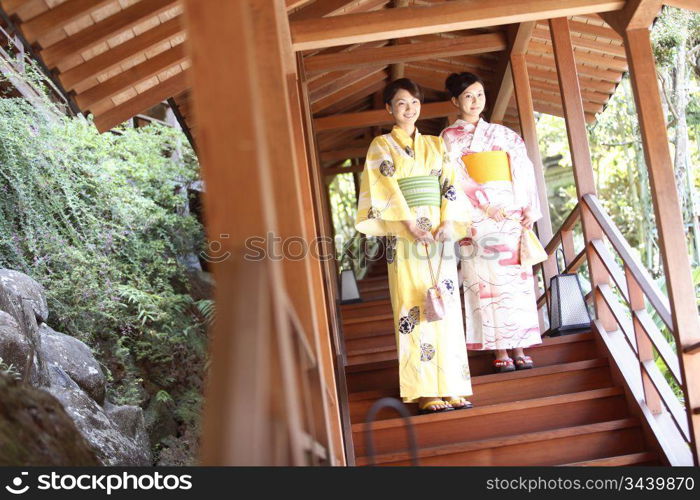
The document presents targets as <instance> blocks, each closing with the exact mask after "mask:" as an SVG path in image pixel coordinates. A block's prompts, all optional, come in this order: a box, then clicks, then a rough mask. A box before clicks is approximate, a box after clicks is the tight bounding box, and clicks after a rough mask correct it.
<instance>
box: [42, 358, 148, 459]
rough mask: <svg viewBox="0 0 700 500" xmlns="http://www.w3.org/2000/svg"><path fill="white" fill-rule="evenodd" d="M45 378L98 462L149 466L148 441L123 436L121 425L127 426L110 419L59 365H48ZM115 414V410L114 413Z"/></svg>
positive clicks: (51, 391)
mask: <svg viewBox="0 0 700 500" xmlns="http://www.w3.org/2000/svg"><path fill="white" fill-rule="evenodd" d="M49 378H50V381H51V387H50V388H48V389H47V390H48V391H49V392H50V393H51V394H53V395H54V396H55V397H56V399H58V400H59V401H60V402H61V404H62V405H63V408H64V409H65V410H66V413H68V415H69V416H70V417H71V418H72V419H73V422H75V425H76V427H77V428H78V430H79V431H80V433H81V434H82V435H83V437H84V438H85V440H86V441H87V442H88V443H89V445H90V447H91V448H92V450H93V451H94V452H95V455H96V456H97V458H98V460H99V461H100V463H102V465H118V466H146V465H151V452H150V448H149V447H148V444H147V443H146V446H144V444H143V443H142V442H137V441H136V440H134V439H132V438H130V437H129V436H127V435H125V434H124V432H123V431H122V428H124V427H128V425H126V424H124V423H122V422H120V423H116V422H114V421H113V420H112V419H111V418H110V416H109V415H108V413H107V412H106V411H105V410H104V409H103V408H102V407H101V406H100V405H98V404H97V403H96V402H95V400H94V399H93V398H91V397H90V396H88V395H87V394H86V393H85V392H84V391H83V390H82V389H81V388H80V386H79V385H78V384H77V383H76V382H75V381H74V380H73V379H72V378H71V377H70V376H69V375H68V373H66V372H65V371H64V370H63V368H61V366H59V365H58V364H52V365H50V366H49ZM124 413H128V412H124ZM119 414H120V412H116V415H115V416H117V415H119ZM136 434H138V431H136Z"/></svg>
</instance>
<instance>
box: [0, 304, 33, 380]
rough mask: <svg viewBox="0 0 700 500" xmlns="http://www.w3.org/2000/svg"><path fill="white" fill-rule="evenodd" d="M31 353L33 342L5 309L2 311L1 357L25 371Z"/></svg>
mask: <svg viewBox="0 0 700 500" xmlns="http://www.w3.org/2000/svg"><path fill="white" fill-rule="evenodd" d="M30 353H31V343H30V342H29V339H27V337H25V336H24V333H23V332H22V329H21V328H20V326H19V323H17V321H16V320H15V318H14V317H12V316H10V315H9V314H8V313H6V312H5V311H0V359H2V362H3V363H4V364H5V365H8V366H9V365H12V366H13V368H14V369H15V370H16V371H17V372H18V373H24V372H25V370H26V368H27V364H28V361H29V354H30Z"/></svg>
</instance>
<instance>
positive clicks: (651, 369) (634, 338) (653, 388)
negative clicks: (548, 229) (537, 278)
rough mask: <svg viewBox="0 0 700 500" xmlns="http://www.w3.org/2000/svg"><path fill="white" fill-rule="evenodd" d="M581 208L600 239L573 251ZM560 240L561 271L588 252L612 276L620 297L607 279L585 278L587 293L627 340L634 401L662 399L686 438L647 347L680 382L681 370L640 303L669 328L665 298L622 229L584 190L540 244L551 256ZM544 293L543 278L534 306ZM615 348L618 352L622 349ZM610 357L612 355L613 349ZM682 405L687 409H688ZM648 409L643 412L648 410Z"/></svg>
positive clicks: (650, 403)
mask: <svg viewBox="0 0 700 500" xmlns="http://www.w3.org/2000/svg"><path fill="white" fill-rule="evenodd" d="M582 210H586V211H588V212H589V213H590V215H591V216H592V218H593V220H594V221H595V224H597V225H598V226H599V227H600V230H601V233H602V237H603V239H600V238H594V239H591V240H589V241H585V243H584V247H583V249H581V250H580V251H579V253H578V254H576V255H575V256H573V254H574V249H573V240H572V230H573V227H574V226H575V224H576V223H577V222H578V221H579V220H580V219H581V215H582ZM565 238H567V240H566V242H565V241H564V239H565ZM605 238H607V240H608V241H609V243H610V246H611V247H612V249H613V250H614V251H615V253H616V254H617V256H619V258H620V260H621V261H622V266H620V264H619V263H618V262H619V261H618V260H617V258H616V257H615V256H614V254H613V253H612V252H611V251H610V249H609V247H608V246H607V244H606V243H605V241H604V239H605ZM562 246H563V247H566V246H568V248H567V249H566V250H567V251H568V252H567V253H568V255H566V256H565V257H566V259H567V263H566V270H565V272H566V273H570V272H578V270H579V269H580V267H581V265H582V264H583V262H584V260H585V259H586V258H587V257H588V256H590V255H594V256H595V258H596V260H599V261H600V263H601V264H602V266H603V268H605V270H606V272H607V273H608V275H609V276H610V278H612V282H613V283H614V285H615V286H616V288H617V289H618V290H619V291H620V297H621V299H620V298H619V297H618V296H616V295H615V294H614V293H613V288H612V287H611V284H608V283H605V282H603V283H601V282H594V283H591V284H592V291H591V293H590V294H589V295H591V296H593V295H594V294H597V295H598V297H600V298H601V299H602V300H600V301H599V302H597V307H598V308H600V307H603V308H605V313H606V314H608V311H609V314H610V315H611V317H612V319H613V320H614V322H615V323H616V324H617V328H618V330H619V332H620V334H621V335H622V336H624V339H625V343H623V344H620V346H624V344H627V347H628V348H629V351H628V352H629V356H633V357H632V358H631V359H634V358H636V359H637V362H638V367H637V370H638V371H637V374H639V375H641V377H642V381H643V384H642V386H640V387H643V393H639V394H638V397H639V398H640V402H642V401H643V402H645V403H646V405H647V406H645V410H644V411H646V412H653V413H657V412H659V411H661V408H662V406H661V404H662V405H663V407H665V408H666V409H667V410H668V413H669V415H670V416H671V420H672V421H673V425H674V426H675V428H677V429H678V431H679V432H680V435H679V438H681V437H682V438H683V439H684V440H685V441H686V443H688V442H690V432H689V422H688V420H687V418H686V417H687V415H686V409H685V408H684V406H683V404H681V403H680V402H679V401H678V399H677V397H676V395H675V394H674V392H673V390H672V388H671V385H670V384H669V382H667V380H666V379H665V378H664V376H663V374H662V373H661V370H659V368H658V367H657V366H656V364H655V361H654V359H653V354H652V352H653V351H651V348H652V347H653V348H654V349H655V350H656V352H657V353H658V354H659V356H660V358H661V359H662V361H663V362H664V363H665V365H666V366H667V367H668V371H669V373H670V374H671V376H672V377H673V379H674V380H675V382H676V383H677V384H678V385H680V386H682V385H683V376H682V372H681V370H680V363H679V359H678V355H677V354H676V352H675V351H674V349H673V348H672V347H671V345H670V344H669V342H668V341H667V340H666V338H665V337H664V336H663V334H662V333H661V331H660V330H659V327H658V326H657V325H656V323H654V321H653V320H652V317H651V315H650V314H649V313H648V312H647V310H646V303H649V304H650V305H651V306H652V307H653V309H654V310H655V312H656V313H657V314H658V315H659V317H660V318H661V320H662V321H663V323H664V324H665V325H666V326H667V327H668V329H669V330H670V331H671V333H673V323H672V318H671V313H670V308H669V305H668V300H667V299H666V298H665V296H664V294H663V293H662V292H661V290H660V289H659V288H658V286H657V285H656V283H655V282H654V281H653V279H652V278H651V276H650V275H649V273H648V271H647V270H646V269H644V267H643V266H642V265H641V263H640V262H639V261H638V260H637V258H636V257H635V254H634V253H633V252H632V248H631V247H630V245H629V243H627V241H626V240H625V238H624V237H623V236H622V233H620V231H619V229H618V228H617V226H616V225H615V223H614V222H613V220H612V219H611V218H610V216H609V215H608V214H607V213H606V212H605V210H604V209H603V207H602V205H601V204H600V202H599V201H598V199H597V198H596V197H595V195H592V194H586V195H584V196H583V197H582V200H581V202H580V203H579V204H578V205H577V206H576V207H575V208H574V209H573V210H572V211H571V213H570V214H569V215H568V216H567V218H566V219H565V221H564V223H563V224H562V225H561V227H560V228H559V230H558V231H557V232H556V234H555V235H554V236H553V237H552V239H551V240H550V241H549V242H548V243H547V245H546V247H545V250H546V252H547V254H548V255H549V256H552V255H553V254H554V253H555V252H556V251H557V249H558V248H559V247H562ZM589 252H590V253H589ZM569 260H570V261H569ZM548 294H549V284H548V283H545V290H544V293H543V294H542V295H541V296H540V297H539V298H538V299H537V307H538V308H541V307H542V306H543V304H544V303H545V301H546V298H547V295H548ZM645 299H646V300H645ZM623 304H624V306H627V309H628V313H627V312H626V311H625V308H624V307H623ZM598 314H601V311H598ZM595 323H596V325H597V329H598V331H600V332H605V330H602V329H601V328H602V325H601V324H600V323H599V322H598V321H596V322H595ZM601 334H602V333H601ZM606 342H607V341H606ZM622 348H623V349H624V347H622ZM690 349H691V350H693V351H695V350H698V349H700V344H698V345H693V346H691V348H690ZM612 353H613V352H612V351H611V354H612ZM619 354H622V351H620V353H619ZM614 357H615V358H617V355H615V356H614ZM623 357H624V356H623ZM631 359H629V360H627V361H626V362H625V361H624V360H623V359H620V360H618V362H620V363H623V364H624V363H627V364H629V361H631ZM639 375H637V376H639ZM628 382H629V380H628ZM688 411H692V410H690V409H689V410H688ZM651 414H652V413H649V415H651Z"/></svg>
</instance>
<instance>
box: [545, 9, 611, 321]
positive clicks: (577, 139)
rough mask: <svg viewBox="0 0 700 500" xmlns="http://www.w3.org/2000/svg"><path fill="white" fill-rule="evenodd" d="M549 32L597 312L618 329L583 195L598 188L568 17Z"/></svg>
mask: <svg viewBox="0 0 700 500" xmlns="http://www.w3.org/2000/svg"><path fill="white" fill-rule="evenodd" d="M549 31H550V34H551V37H552V45H553V47H554V60H555V62H556V66H557V77H558V79H559V90H560V92H561V100H562V106H563V108H564V118H565V120H566V133H567V135H568V138H569V149H570V150H571V161H572V163H573V165H574V179H575V180H576V193H577V196H578V199H579V204H580V207H581V225H582V227H583V238H584V242H585V243H584V244H585V245H586V255H587V257H588V267H589V271H590V276H591V288H592V290H593V291H594V303H595V309H596V314H597V315H598V319H599V320H600V322H601V324H602V325H603V326H604V327H605V329H606V330H607V331H613V330H616V329H617V322H616V321H615V318H614V317H613V315H612V313H611V312H610V310H609V309H608V308H607V306H606V304H605V300H604V299H603V297H602V296H600V294H599V293H598V292H597V291H596V289H597V286H598V285H601V284H604V283H609V281H610V276H609V275H608V272H607V271H606V269H605V266H604V265H603V263H602V262H601V261H600V259H599V258H598V256H597V255H596V253H595V252H594V251H593V249H592V248H591V246H590V242H591V240H594V239H602V237H603V231H602V230H601V228H600V227H599V226H598V224H597V223H596V220H595V218H594V217H593V215H592V214H591V213H590V211H589V210H588V208H587V207H586V206H585V204H584V203H582V202H581V200H582V198H583V195H585V194H589V193H590V194H593V195H595V193H596V187H595V178H594V177H593V166H592V165H591V152H590V149H589V146H588V132H587V131H586V115H585V114H584V111H583V100H582V99H581V88H580V87H579V81H578V72H577V70H576V61H575V59H574V49H573V46H572V44H571V34H570V33H569V21H568V19H567V18H565V17H560V18H557V19H550V20H549Z"/></svg>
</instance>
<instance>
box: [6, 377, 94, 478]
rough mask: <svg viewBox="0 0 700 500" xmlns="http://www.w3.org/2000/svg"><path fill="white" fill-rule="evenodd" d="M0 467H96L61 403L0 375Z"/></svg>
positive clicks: (85, 444) (91, 453) (89, 450)
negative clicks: (0, 396) (0, 395)
mask: <svg viewBox="0 0 700 500" xmlns="http://www.w3.org/2000/svg"><path fill="white" fill-rule="evenodd" d="M0 394H2V398H0V465H2V466H7V465H19V466H27V465H45V466H59V465H73V466H95V465H100V464H99V462H98V460H97V458H96V457H95V454H94V453H93V452H92V450H91V449H90V446H89V445H88V444H87V442H86V441H85V439H84V438H83V436H82V435H81V434H80V433H79V432H78V430H77V429H76V428H75V424H74V423H73V420H72V419H71V418H70V417H69V416H68V415H67V414H66V412H65V410H64V409H63V406H62V405H61V403H59V402H58V401H57V400H56V398H54V397H53V396H52V395H51V394H48V393H47V392H45V391H42V390H40V389H36V388H34V387H31V386H30V385H28V384H24V383H22V382H18V381H15V380H12V379H10V378H8V377H6V376H4V375H3V374H1V373H0Z"/></svg>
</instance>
